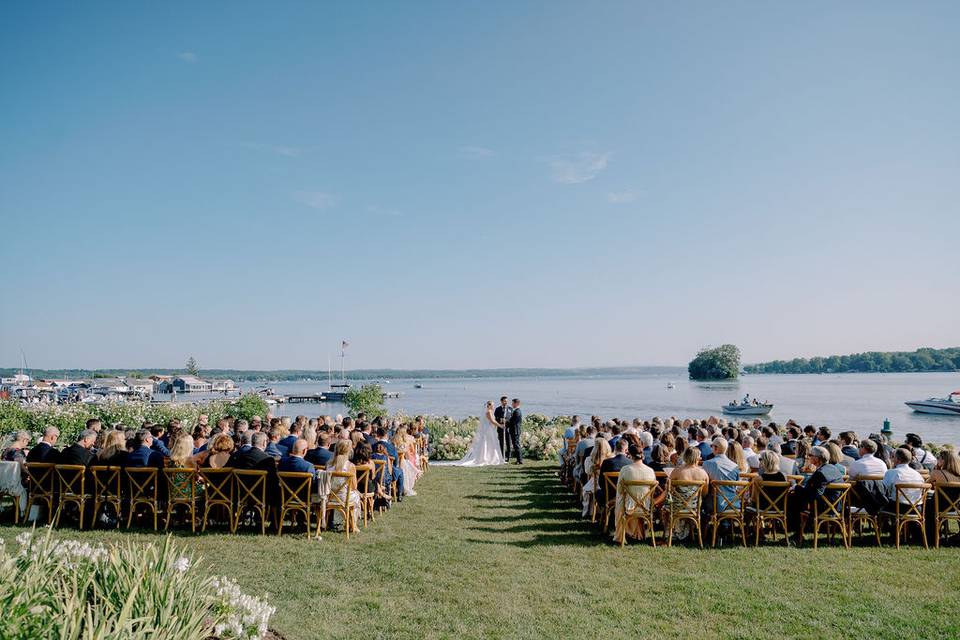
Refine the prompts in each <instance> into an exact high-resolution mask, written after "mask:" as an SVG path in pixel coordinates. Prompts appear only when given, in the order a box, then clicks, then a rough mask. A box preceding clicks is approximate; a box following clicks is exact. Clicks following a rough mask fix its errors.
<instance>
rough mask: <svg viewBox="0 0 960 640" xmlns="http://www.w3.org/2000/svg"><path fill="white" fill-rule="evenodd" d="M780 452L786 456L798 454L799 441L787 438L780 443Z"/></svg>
mask: <svg viewBox="0 0 960 640" xmlns="http://www.w3.org/2000/svg"><path fill="white" fill-rule="evenodd" d="M780 453H782V454H783V455H785V456H795V455H797V441H796V440H787V441H785V442H783V443H782V444H781V445H780Z"/></svg>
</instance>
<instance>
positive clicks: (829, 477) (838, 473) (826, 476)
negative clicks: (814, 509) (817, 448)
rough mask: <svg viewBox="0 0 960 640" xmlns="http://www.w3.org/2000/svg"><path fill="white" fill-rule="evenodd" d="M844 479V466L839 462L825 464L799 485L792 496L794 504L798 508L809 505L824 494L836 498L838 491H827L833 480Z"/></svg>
mask: <svg viewBox="0 0 960 640" xmlns="http://www.w3.org/2000/svg"><path fill="white" fill-rule="evenodd" d="M841 480H843V467H841V466H840V465H838V464H825V465H823V466H822V467H820V468H819V469H817V470H816V471H814V472H813V475H811V476H810V477H809V478H807V481H806V482H805V483H803V484H802V485H800V486H799V487H797V488H796V489H795V490H794V492H793V495H792V496H791V497H790V502H791V503H792V505H793V506H794V507H796V508H798V509H802V508H806V507H809V506H811V505H812V504H813V501H814V500H816V499H817V498H819V497H820V496H822V495H826V496H827V497H828V498H830V499H831V500H835V499H836V495H835V494H836V491H829V492H828V491H827V485H828V484H830V483H831V482H840V481H841Z"/></svg>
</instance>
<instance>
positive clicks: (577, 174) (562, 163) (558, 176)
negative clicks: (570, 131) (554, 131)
mask: <svg viewBox="0 0 960 640" xmlns="http://www.w3.org/2000/svg"><path fill="white" fill-rule="evenodd" d="M611 155H612V154H611V153H610V152H609V151H607V152H605V153H595V152H593V151H582V152H580V153H577V154H574V155H567V156H551V157H548V158H545V161H546V163H547V164H548V165H549V167H550V178H551V179H552V180H553V181H554V182H559V183H560V184H580V183H582V182H589V181H590V180H593V179H594V178H596V177H597V176H598V175H600V174H601V173H602V172H603V171H604V170H605V169H606V168H607V164H608V163H609V162H610V156H611Z"/></svg>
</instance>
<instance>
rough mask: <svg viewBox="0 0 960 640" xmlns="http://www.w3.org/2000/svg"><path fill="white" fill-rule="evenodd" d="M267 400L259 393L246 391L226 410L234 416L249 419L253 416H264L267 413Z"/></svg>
mask: <svg viewBox="0 0 960 640" xmlns="http://www.w3.org/2000/svg"><path fill="white" fill-rule="evenodd" d="M267 408H268V407H267V401H266V400H264V399H263V397H262V396H260V394H258V393H245V394H243V395H242V396H240V397H239V398H237V399H236V400H234V401H233V402H230V403H228V404H227V406H226V407H225V411H226V412H227V413H228V414H230V415H231V416H233V417H234V418H242V419H244V420H247V421H249V420H250V419H251V418H252V417H253V416H260V417H261V418H263V417H264V416H266V415H267Z"/></svg>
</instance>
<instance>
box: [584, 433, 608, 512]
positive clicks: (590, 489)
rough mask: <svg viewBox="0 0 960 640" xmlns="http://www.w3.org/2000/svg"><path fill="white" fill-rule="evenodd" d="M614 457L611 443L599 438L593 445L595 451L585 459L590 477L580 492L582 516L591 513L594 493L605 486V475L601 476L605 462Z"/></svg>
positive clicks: (585, 467) (585, 470) (586, 469)
mask: <svg viewBox="0 0 960 640" xmlns="http://www.w3.org/2000/svg"><path fill="white" fill-rule="evenodd" d="M612 457H613V451H612V450H611V449H610V444H609V443H608V442H607V441H606V440H604V439H603V438H598V439H597V443H596V444H595V445H594V446H593V452H592V453H591V454H590V456H589V457H587V459H586V460H584V461H583V470H584V473H586V475H587V478H589V479H588V480H587V481H586V482H585V483H584V484H583V490H582V491H581V492H580V498H581V501H582V503H583V512H582V516H583V517H584V518H586V517H587V516H588V515H589V514H590V506H591V505H592V504H593V500H594V495H595V494H596V493H597V492H598V491H600V490H601V488H602V487H603V477H602V476H600V473H601V470H602V467H603V463H604V462H606V460H607V459H608V458H612Z"/></svg>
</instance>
